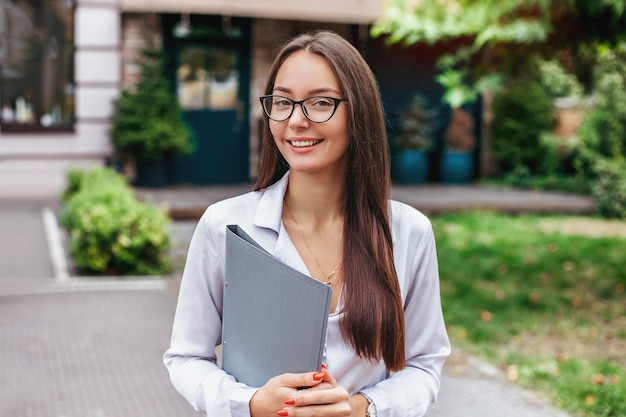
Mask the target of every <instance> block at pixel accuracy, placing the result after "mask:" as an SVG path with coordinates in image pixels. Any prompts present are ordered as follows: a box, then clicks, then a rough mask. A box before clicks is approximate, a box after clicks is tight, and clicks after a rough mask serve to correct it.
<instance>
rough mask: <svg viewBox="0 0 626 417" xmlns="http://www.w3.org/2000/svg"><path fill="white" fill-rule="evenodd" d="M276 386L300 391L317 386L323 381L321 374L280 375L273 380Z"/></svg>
mask: <svg viewBox="0 0 626 417" xmlns="http://www.w3.org/2000/svg"><path fill="white" fill-rule="evenodd" d="M273 379H274V381H273V382H275V383H276V384H277V385H279V386H282V387H287V388H294V389H301V388H309V387H313V386H316V385H318V384H319V383H321V382H322V381H323V380H324V373H323V372H306V373H303V374H282V375H279V376H277V377H275V378H273Z"/></svg>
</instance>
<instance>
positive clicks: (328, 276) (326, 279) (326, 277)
mask: <svg viewBox="0 0 626 417" xmlns="http://www.w3.org/2000/svg"><path fill="white" fill-rule="evenodd" d="M285 207H287V210H288V211H289V215H290V216H291V218H292V219H293V222H294V223H295V224H296V229H298V233H300V236H302V241H303V242H304V246H306V248H307V249H308V251H309V253H310V254H311V257H312V258H313V260H314V261H315V264H316V265H317V268H318V269H319V270H320V272H321V273H322V276H324V283H325V284H326V285H328V286H329V287H331V288H333V282H332V279H333V277H334V276H335V275H336V274H337V272H338V271H339V268H340V267H341V263H342V262H343V258H341V259H340V260H339V263H338V264H337V266H336V267H335V269H333V270H332V271H330V273H329V274H327V273H326V272H324V270H323V269H322V266H321V265H320V263H319V261H318V260H317V257H316V256H315V253H314V252H313V249H311V246H310V245H309V242H308V241H307V240H306V236H304V232H303V231H302V229H301V228H300V225H299V224H298V221H297V220H296V216H294V215H293V211H292V210H291V207H289V203H287V199H285Z"/></svg>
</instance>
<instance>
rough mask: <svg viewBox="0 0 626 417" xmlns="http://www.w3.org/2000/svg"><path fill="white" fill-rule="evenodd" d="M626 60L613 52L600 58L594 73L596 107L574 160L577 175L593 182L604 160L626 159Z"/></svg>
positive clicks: (581, 134) (581, 131) (586, 121)
mask: <svg viewBox="0 0 626 417" xmlns="http://www.w3.org/2000/svg"><path fill="white" fill-rule="evenodd" d="M625 71H626V58H625V57H620V56H619V55H616V54H613V53H607V54H605V55H603V56H601V57H600V59H599V62H598V65H597V68H596V70H595V72H594V88H593V95H594V97H595V101H596V104H595V107H594V109H593V111H592V112H591V113H590V114H589V116H587V118H586V119H585V120H584V122H583V124H582V126H581V127H580V130H579V132H578V137H579V147H578V149H577V156H576V158H575V166H576V170H577V173H578V175H579V176H580V177H581V178H583V179H584V180H586V181H589V182H593V181H595V180H596V179H597V178H598V177H599V172H597V170H596V168H597V167H598V166H600V165H602V162H601V161H603V160H605V159H609V160H616V161H619V160H622V159H624V158H625V157H626V76H625V75H624V74H625Z"/></svg>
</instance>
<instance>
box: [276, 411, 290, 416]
mask: <svg viewBox="0 0 626 417" xmlns="http://www.w3.org/2000/svg"><path fill="white" fill-rule="evenodd" d="M276 414H278V415H279V416H280V417H287V416H288V415H289V411H287V410H280V411H279V412H278V413H276Z"/></svg>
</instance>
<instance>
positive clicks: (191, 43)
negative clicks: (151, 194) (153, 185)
mask: <svg viewBox="0 0 626 417" xmlns="http://www.w3.org/2000/svg"><path fill="white" fill-rule="evenodd" d="M169 18H170V19H171V22H170V23H169V25H168V24H167V17H166V24H165V27H166V34H167V33H168V30H167V28H168V26H169V29H170V30H169V35H170V37H169V42H168V43H170V45H171V48H170V49H169V53H170V68H171V72H170V73H171V74H172V78H173V80H174V84H175V88H176V93H177V97H178V102H179V103H180V105H181V107H182V108H183V110H184V113H185V120H186V121H187V123H188V124H189V126H190V127H191V129H192V130H193V131H194V134H195V140H196V147H195V150H194V152H193V153H192V154H188V155H181V156H178V157H177V159H176V161H175V164H174V175H173V176H174V182H175V183H178V184H199V185H202V184H226V183H236V182H245V181H248V180H249V153H250V149H249V123H248V120H249V117H248V102H249V100H248V98H249V90H250V85H249V78H250V77H249V66H250V64H249V62H250V60H249V57H250V47H249V44H250V42H249V35H248V34H249V30H248V26H249V24H246V23H247V22H246V21H243V22H241V23H239V24H233V25H232V26H231V25H229V27H228V29H227V30H226V29H224V28H223V24H222V20H221V19H217V18H215V17H213V18H212V17H210V16H192V17H191V20H190V24H191V27H190V30H189V32H188V33H185V36H176V34H177V33H180V30H179V28H178V29H177V25H178V24H179V23H178V22H177V19H179V17H178V16H170V17H169ZM166 45H167V43H166Z"/></svg>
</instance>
